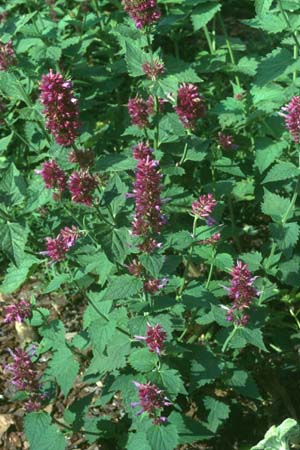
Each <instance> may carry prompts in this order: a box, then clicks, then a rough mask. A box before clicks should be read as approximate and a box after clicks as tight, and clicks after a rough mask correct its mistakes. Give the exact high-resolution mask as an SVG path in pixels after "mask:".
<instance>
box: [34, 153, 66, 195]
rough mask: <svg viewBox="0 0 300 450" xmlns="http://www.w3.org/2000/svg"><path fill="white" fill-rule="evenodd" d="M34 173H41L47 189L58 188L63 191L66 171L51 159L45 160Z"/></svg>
mask: <svg viewBox="0 0 300 450" xmlns="http://www.w3.org/2000/svg"><path fill="white" fill-rule="evenodd" d="M35 173H37V174H38V175H41V177H42V178H43V180H44V182H45V186H46V188H47V189H54V188H58V190H59V191H60V192H63V191H64V190H65V189H66V186H67V176H66V173H65V172H64V171H63V170H62V169H61V168H60V167H59V165H58V164H57V162H56V161H54V160H53V159H52V160H51V161H46V162H45V163H44V164H43V166H42V168H41V169H40V170H35Z"/></svg>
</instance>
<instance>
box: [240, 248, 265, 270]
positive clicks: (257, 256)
mask: <svg viewBox="0 0 300 450" xmlns="http://www.w3.org/2000/svg"><path fill="white" fill-rule="evenodd" d="M262 259H263V257H262V254H261V253H260V252H249V253H242V254H241V260H242V261H244V263H246V264H248V267H249V270H250V271H251V272H255V271H256V270H258V269H259V268H260V267H261V262H262Z"/></svg>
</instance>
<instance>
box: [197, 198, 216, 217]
mask: <svg viewBox="0 0 300 450" xmlns="http://www.w3.org/2000/svg"><path fill="white" fill-rule="evenodd" d="M216 205H217V201H216V200H215V199H214V196H213V194H207V195H200V197H199V200H197V201H196V202H193V203H192V211H193V214H194V215H195V216H198V217H201V218H202V219H204V218H210V215H211V214H212V212H213V210H214V209H215V206H216ZM210 220H212V219H210Z"/></svg>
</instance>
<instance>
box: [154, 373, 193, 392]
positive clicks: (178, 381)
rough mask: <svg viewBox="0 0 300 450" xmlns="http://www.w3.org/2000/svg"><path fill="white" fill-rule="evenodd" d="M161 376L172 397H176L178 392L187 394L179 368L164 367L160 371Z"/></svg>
mask: <svg viewBox="0 0 300 450" xmlns="http://www.w3.org/2000/svg"><path fill="white" fill-rule="evenodd" d="M159 377H160V380H161V383H162V384H163V385H164V387H165V390H166V392H167V393H168V394H169V395H170V396H171V397H176V396H177V395H178V394H187V392H186V389H185V387H184V384H183V381H182V378H181V376H180V373H179V372H178V370H175V369H169V368H165V367H163V368H162V369H161V370H160V371H159Z"/></svg>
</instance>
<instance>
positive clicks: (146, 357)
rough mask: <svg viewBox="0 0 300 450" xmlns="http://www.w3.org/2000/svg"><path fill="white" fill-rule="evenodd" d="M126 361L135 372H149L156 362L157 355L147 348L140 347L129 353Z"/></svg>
mask: <svg viewBox="0 0 300 450" xmlns="http://www.w3.org/2000/svg"><path fill="white" fill-rule="evenodd" d="M128 362H129V364H130V365H131V366H132V367H133V368H134V369H135V370H136V371H137V372H150V371H151V370H153V369H154V367H155V365H156V363H157V362H158V357H157V355H156V353H154V352H150V351H149V349H148V348H141V349H138V350H134V351H133V352H132V353H131V354H130V356H129V358H128Z"/></svg>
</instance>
